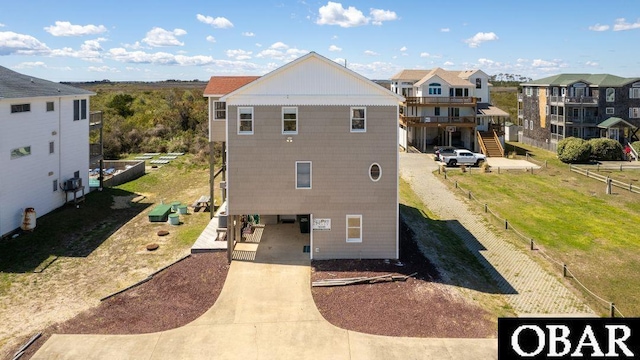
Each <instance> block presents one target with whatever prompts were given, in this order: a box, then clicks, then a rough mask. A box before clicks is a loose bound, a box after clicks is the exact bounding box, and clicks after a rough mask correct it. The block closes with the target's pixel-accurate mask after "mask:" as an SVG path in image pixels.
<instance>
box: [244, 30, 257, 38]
mask: <svg viewBox="0 0 640 360" xmlns="http://www.w3.org/2000/svg"><path fill="white" fill-rule="evenodd" d="M242 36H246V37H254V36H256V34H254V33H252V32H251V31H245V32H243V33H242Z"/></svg>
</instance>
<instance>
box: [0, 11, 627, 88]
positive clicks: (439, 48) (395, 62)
mask: <svg viewBox="0 0 640 360" xmlns="http://www.w3.org/2000/svg"><path fill="white" fill-rule="evenodd" d="M336 1H337V2H333V1H326V0H323V1H313V0H304V1H302V0H290V1H289V0H286V1H285V0H260V1H258V0H255V1H251V0H245V1H227V2H224V1H202V0H191V1H161V0H154V1H148V0H130V1H120V0H113V1H100V2H93V1H75V0H59V1H58V2H56V3H55V6H52V3H51V2H50V1H44V0H26V1H13V0H11V1H9V0H0V65H2V66H5V67H8V68H10V69H13V70H16V71H18V72H21V73H24V74H29V75H32V76H35V77H41V78H45V79H48V80H53V81H92V80H102V79H109V80H112V81H122V80H135V81H153V80H166V79H180V80H194V79H200V80H207V79H208V78H209V77H210V76H211V75H262V74H265V73H267V72H269V71H271V70H273V69H275V68H277V67H279V66H282V65H283V64H285V63H286V62H288V61H291V60H293V59H295V58H297V57H299V56H302V55H304V54H306V53H308V52H309V51H315V52H317V53H319V54H321V55H323V56H325V57H327V58H330V59H332V60H335V61H337V62H339V63H342V64H344V63H345V62H346V64H347V66H348V67H349V68H350V69H352V70H355V71H357V72H358V73H360V74H362V75H364V76H366V77H368V78H371V79H388V78H389V77H390V76H391V75H393V74H394V73H396V72H397V71H399V70H401V69H429V68H434V67H442V68H445V69H459V70H464V69H472V68H479V69H482V70H484V71H485V72H486V73H488V74H490V75H493V74H500V73H511V74H518V75H522V76H527V77H532V78H534V79H536V78H541V77H545V76H549V75H553V74H557V73H576V72H582V73H610V74H615V75H619V76H626V77H640V46H639V44H640V1H638V0H608V1H606V2H604V3H603V2H602V1H595V0H583V1H580V2H579V3H578V2H575V1H548V0H538V1H515V0H513V1H512V0H496V1H493V0H492V1H477V0H476V1H467V0H458V1H432V0H423V1H383V0H370V1H364V0H350V1H344V0H336Z"/></svg>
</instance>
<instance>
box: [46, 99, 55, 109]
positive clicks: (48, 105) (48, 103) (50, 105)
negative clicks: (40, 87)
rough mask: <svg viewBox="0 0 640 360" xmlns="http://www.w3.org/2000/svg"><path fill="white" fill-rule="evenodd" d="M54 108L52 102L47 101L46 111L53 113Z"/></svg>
mask: <svg viewBox="0 0 640 360" xmlns="http://www.w3.org/2000/svg"><path fill="white" fill-rule="evenodd" d="M54 110H55V106H54V102H53V101H47V111H54Z"/></svg>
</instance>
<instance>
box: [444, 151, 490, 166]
mask: <svg viewBox="0 0 640 360" xmlns="http://www.w3.org/2000/svg"><path fill="white" fill-rule="evenodd" d="M486 159H487V157H486V156H484V155H483V154H478V153H474V152H471V151H469V150H463V149H456V150H454V151H453V155H448V156H447V155H445V156H441V160H442V162H443V163H445V164H446V165H447V166H456V165H469V166H473V165H475V166H480V164H482V162H484V161H485V160H486Z"/></svg>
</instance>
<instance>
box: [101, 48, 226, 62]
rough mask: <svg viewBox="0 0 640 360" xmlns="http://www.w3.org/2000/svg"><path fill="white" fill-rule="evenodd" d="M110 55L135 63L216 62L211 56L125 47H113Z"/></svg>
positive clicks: (117, 59)
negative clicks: (134, 49)
mask: <svg viewBox="0 0 640 360" xmlns="http://www.w3.org/2000/svg"><path fill="white" fill-rule="evenodd" d="M108 56H109V57H110V58H111V59H113V60H116V61H120V62H125V63H134V64H154V65H180V66H202V65H211V64H214V63H215V62H216V60H214V59H213V58H212V57H211V56H203V55H196V56H186V55H174V54H170V53H166V52H156V53H147V52H144V51H127V49H125V48H113V49H110V50H109V51H108Z"/></svg>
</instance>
